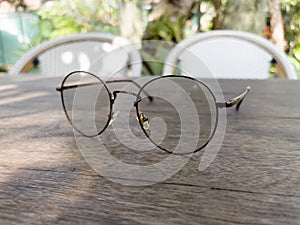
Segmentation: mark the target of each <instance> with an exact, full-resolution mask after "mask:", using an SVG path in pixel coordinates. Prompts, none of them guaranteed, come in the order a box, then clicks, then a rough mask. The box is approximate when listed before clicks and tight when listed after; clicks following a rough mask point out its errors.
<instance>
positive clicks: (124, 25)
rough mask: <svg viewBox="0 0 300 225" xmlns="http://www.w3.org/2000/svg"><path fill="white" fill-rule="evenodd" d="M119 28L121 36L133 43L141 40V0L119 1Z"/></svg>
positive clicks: (142, 30) (142, 29)
mask: <svg viewBox="0 0 300 225" xmlns="http://www.w3.org/2000/svg"><path fill="white" fill-rule="evenodd" d="M120 29H121V35H122V37H124V38H127V39H128V40H130V41H132V42H133V43H139V42H140V41H141V39H142V36H143V32H144V28H143V16H142V9H141V1H138V0H122V1H121V10H120Z"/></svg>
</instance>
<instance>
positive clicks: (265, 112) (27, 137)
mask: <svg viewBox="0 0 300 225" xmlns="http://www.w3.org/2000/svg"><path fill="white" fill-rule="evenodd" d="M61 80H62V78H61V77H44V76H10V77H9V76H2V77H1V78H0V135H1V136H0V137H1V139H0V143H1V158H0V224H77V223H80V224H300V99H299V96H300V92H299V91H300V81H285V80H262V81H251V80H221V81H220V84H221V86H222V88H223V90H224V95H225V97H228V98H229V97H232V96H234V95H236V94H238V93H239V92H240V91H241V88H242V87H245V86H246V85H251V87H252V90H251V94H249V96H248V97H247V99H246V100H245V103H243V105H242V107H241V110H240V111H239V112H238V113H236V112H235V110H234V109H232V110H228V116H227V120H228V121H227V130H226V135H225V139H224V142H223V145H222V147H221V149H220V151H219V153H218V155H217V157H216V158H215V160H214V161H213V163H212V164H211V165H210V167H209V168H208V169H206V170H205V171H203V172H199V171H198V165H199V157H198V156H196V157H193V158H192V159H191V160H190V161H189V162H188V164H187V165H186V166H185V167H184V168H183V169H182V170H181V171H180V172H179V173H177V174H176V175H174V176H172V177H171V178H170V179H167V180H166V181H163V182H161V183H157V184H154V185H150V186H142V187H134V186H124V185H121V184H118V183H114V182H111V181H109V180H107V179H106V178H104V177H102V176H100V175H98V174H97V173H96V172H95V171H94V170H92V169H91V167H90V166H89V165H88V164H87V163H86V162H85V161H84V159H83V158H82V156H81V154H80V152H79V150H78V148H77V145H76V142H75V140H74V135H73V131H72V128H71V127H70V125H69V124H68V123H67V120H66V118H65V115H64V113H63V110H62V107H61V102H60V96H59V93H57V92H56V91H55V87H56V85H57V84H59V83H60V82H61Z"/></svg>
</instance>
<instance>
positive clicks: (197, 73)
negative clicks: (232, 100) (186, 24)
mask: <svg viewBox="0 0 300 225" xmlns="http://www.w3.org/2000/svg"><path fill="white" fill-rule="evenodd" d="M274 60H276V64H277V65H276V68H277V72H278V73H279V75H280V77H282V78H287V79H297V74H296V71H295V69H294V67H293V66H292V64H291V63H290V61H289V59H288V58H287V56H286V55H285V53H284V52H281V51H280V50H278V49H277V48H276V46H275V45H273V44H272V43H271V42H270V41H268V40H267V39H265V38H263V37H260V36H257V35H254V34H250V33H247V32H241V31H232V30H218V31H210V32H204V33H198V34H196V35H194V36H193V37H191V38H188V39H185V40H183V41H181V42H180V43H178V44H177V45H176V46H175V47H174V48H173V49H172V50H171V51H170V53H169V55H168V57H167V59H166V61H165V65H164V69H163V74H174V73H175V72H176V69H177V71H178V70H180V74H182V75H189V76H193V77H199V78H200V77H201V78H239V79H241V78H242V79H243V78H244V79H266V78H269V77H270V66H271V62H272V61H273V62H274Z"/></svg>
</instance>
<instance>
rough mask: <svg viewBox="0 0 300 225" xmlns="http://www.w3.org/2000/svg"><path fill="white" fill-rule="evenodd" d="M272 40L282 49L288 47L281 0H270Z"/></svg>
mask: <svg viewBox="0 0 300 225" xmlns="http://www.w3.org/2000/svg"><path fill="white" fill-rule="evenodd" d="M269 9H270V26H271V41H272V42H273V43H274V44H275V45H276V46H277V47H278V48H279V49H280V50H282V51H284V49H285V47H286V41H285V39H284V26H283V19H282V15H281V11H280V3H279V0H269Z"/></svg>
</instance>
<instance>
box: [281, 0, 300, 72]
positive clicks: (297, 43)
mask: <svg viewBox="0 0 300 225" xmlns="http://www.w3.org/2000/svg"><path fill="white" fill-rule="evenodd" d="M281 9H282V16H283V19H284V24H285V37H286V40H287V42H288V49H287V51H288V54H289V56H290V60H291V62H292V63H293V65H294V66H295V68H296V70H297V72H298V76H299V78H300V1H299V0H281Z"/></svg>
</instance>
